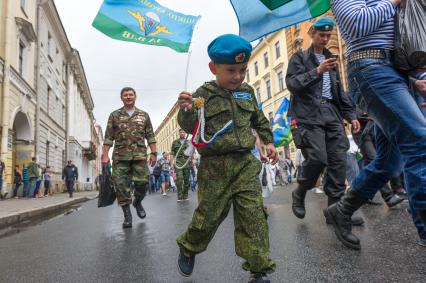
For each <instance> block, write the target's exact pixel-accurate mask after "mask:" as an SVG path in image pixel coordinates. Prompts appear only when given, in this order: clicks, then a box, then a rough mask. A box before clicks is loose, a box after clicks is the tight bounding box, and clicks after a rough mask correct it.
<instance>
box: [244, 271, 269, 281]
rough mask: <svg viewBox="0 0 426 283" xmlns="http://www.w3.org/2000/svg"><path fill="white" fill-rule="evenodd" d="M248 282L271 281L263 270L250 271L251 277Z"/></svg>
mask: <svg viewBox="0 0 426 283" xmlns="http://www.w3.org/2000/svg"><path fill="white" fill-rule="evenodd" d="M248 283H271V281H270V280H269V279H268V277H267V276H266V273H263V272H250V279H249V282H248Z"/></svg>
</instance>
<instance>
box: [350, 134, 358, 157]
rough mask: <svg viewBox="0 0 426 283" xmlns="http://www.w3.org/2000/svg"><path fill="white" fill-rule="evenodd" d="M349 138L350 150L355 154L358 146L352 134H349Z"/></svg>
mask: <svg viewBox="0 0 426 283" xmlns="http://www.w3.org/2000/svg"><path fill="white" fill-rule="evenodd" d="M348 140H349V146H350V147H349V150H348V152H349V153H353V154H355V153H356V152H357V151H358V146H357V145H356V143H355V141H354V138H353V137H352V135H348Z"/></svg>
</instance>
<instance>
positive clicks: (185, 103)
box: [178, 91, 192, 110]
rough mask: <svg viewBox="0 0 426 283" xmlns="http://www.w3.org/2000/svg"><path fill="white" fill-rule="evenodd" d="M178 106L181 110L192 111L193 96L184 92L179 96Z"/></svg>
mask: <svg viewBox="0 0 426 283" xmlns="http://www.w3.org/2000/svg"><path fill="white" fill-rule="evenodd" d="M178 104H179V107H180V109H186V110H191V109H192V94H191V93H189V92H186V91H182V92H181V93H180V94H179V98H178Z"/></svg>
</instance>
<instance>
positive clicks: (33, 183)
mask: <svg viewBox="0 0 426 283" xmlns="http://www.w3.org/2000/svg"><path fill="white" fill-rule="evenodd" d="M36 186H37V178H31V179H30V189H29V191H28V194H27V198H33V197H34V192H35V190H36Z"/></svg>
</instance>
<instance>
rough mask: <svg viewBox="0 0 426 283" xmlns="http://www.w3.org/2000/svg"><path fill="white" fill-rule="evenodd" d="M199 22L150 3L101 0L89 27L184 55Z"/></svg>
mask: <svg viewBox="0 0 426 283" xmlns="http://www.w3.org/2000/svg"><path fill="white" fill-rule="evenodd" d="M199 19H200V17H199V16H191V15H184V14H181V13H178V12H175V11H173V10H170V9H168V8H166V7H164V6H162V5H160V4H158V3H157V2H156V1H154V0H104V2H103V4H102V6H101V8H100V10H99V12H98V14H97V15H96V18H95V19H94V20H93V23H92V26H93V27H95V28H96V29H98V30H99V31H101V32H102V33H104V34H105V35H107V36H109V37H111V38H114V39H118V40H123V41H131V42H136V43H140V44H149V45H159V46H167V47H170V48H172V49H174V50H176V51H178V52H188V49H189V45H190V44H191V39H192V34H193V31H194V28H195V25H196V23H197V22H198V20H199Z"/></svg>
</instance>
